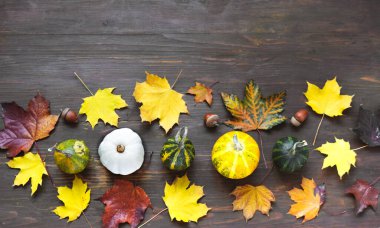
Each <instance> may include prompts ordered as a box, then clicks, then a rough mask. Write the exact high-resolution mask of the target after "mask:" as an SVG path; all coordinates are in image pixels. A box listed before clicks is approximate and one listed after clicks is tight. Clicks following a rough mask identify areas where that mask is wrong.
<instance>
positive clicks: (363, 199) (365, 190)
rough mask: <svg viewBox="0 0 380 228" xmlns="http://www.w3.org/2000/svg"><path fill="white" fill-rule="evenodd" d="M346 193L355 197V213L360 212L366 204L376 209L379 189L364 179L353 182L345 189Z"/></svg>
mask: <svg viewBox="0 0 380 228" xmlns="http://www.w3.org/2000/svg"><path fill="white" fill-rule="evenodd" d="M346 193H349V194H352V195H354V197H355V199H356V214H360V213H361V212H363V210H364V209H366V208H367V207H368V206H371V207H372V208H373V209H375V210H376V207H377V201H378V198H379V191H378V190H377V189H376V188H374V187H373V186H372V185H371V184H369V183H368V182H367V181H365V180H360V179H359V180H356V182H355V184H353V185H352V186H351V187H349V188H347V189H346Z"/></svg>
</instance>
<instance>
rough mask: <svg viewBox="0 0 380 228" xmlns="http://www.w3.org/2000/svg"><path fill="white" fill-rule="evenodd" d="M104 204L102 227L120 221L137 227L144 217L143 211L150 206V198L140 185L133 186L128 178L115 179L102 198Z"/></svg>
mask: <svg viewBox="0 0 380 228" xmlns="http://www.w3.org/2000/svg"><path fill="white" fill-rule="evenodd" d="M100 200H101V201H102V203H104V204H105V205H106V207H105V208H104V214H103V226H104V227H118V225H119V224H120V223H125V222H127V223H129V224H130V225H131V227H132V228H133V227H137V225H138V224H139V223H140V221H141V220H143V219H144V214H145V211H146V209H147V208H148V207H150V208H151V207H152V205H151V203H150V199H149V197H148V195H147V194H146V193H145V191H144V190H143V189H142V188H140V187H135V186H134V185H133V184H132V183H131V182H130V181H128V180H123V179H120V180H116V181H115V183H114V185H113V186H112V188H110V189H109V190H108V191H107V192H106V193H104V195H103V196H102V198H101V199H100Z"/></svg>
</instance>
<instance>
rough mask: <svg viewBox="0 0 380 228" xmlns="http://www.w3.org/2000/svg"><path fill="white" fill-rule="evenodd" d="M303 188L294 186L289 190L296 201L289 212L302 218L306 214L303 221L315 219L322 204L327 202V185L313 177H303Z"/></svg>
mask: <svg viewBox="0 0 380 228" xmlns="http://www.w3.org/2000/svg"><path fill="white" fill-rule="evenodd" d="M301 186H302V188H303V190H302V189H299V188H293V189H292V190H290V191H288V194H289V196H290V198H291V199H292V200H293V201H294V202H296V203H295V204H292V205H291V207H290V210H289V212H288V214H290V215H294V216H296V218H300V217H303V216H304V219H303V221H302V223H304V222H307V221H309V220H312V219H314V218H315V217H317V216H318V212H319V209H320V207H321V206H322V204H323V203H324V202H325V197H326V191H325V186H324V185H320V186H317V184H316V183H315V182H314V180H313V179H307V178H304V177H303V178H302V184H301Z"/></svg>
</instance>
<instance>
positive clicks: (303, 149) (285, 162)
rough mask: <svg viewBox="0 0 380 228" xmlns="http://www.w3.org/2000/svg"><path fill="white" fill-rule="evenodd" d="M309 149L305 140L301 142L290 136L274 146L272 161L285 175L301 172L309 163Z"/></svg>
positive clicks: (278, 141)
mask: <svg viewBox="0 0 380 228" xmlns="http://www.w3.org/2000/svg"><path fill="white" fill-rule="evenodd" d="M308 157H309V148H308V147H307V142H306V141H305V140H303V141H300V140H298V139H297V138H295V137H292V136H288V137H284V138H281V139H279V140H277V142H276V143H275V144H274V146H273V150H272V159H273V162H274V164H276V166H277V167H278V168H279V169H280V171H282V172H285V173H293V172H295V171H298V170H300V169H301V168H302V167H303V166H304V165H305V164H306V162H307V159H308Z"/></svg>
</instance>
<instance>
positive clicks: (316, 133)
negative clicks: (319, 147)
mask: <svg viewBox="0 0 380 228" xmlns="http://www.w3.org/2000/svg"><path fill="white" fill-rule="evenodd" d="M324 117H325V114H323V115H322V118H321V121H319V124H318V127H317V131H316V132H315V136H314V140H313V146H314V145H315V141H317V136H318V133H319V128H320V127H321V124H322V121H323V118H324Z"/></svg>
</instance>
